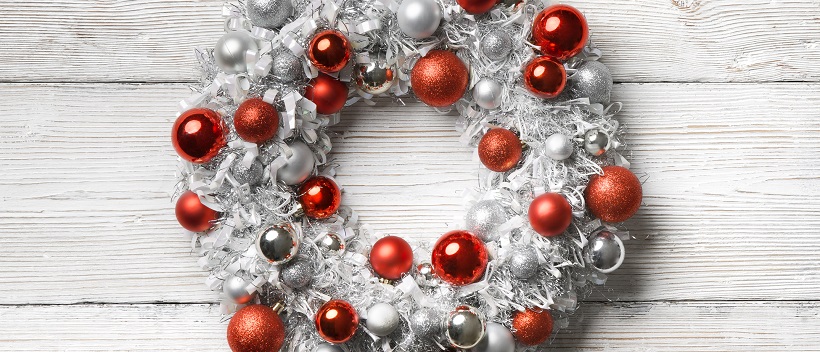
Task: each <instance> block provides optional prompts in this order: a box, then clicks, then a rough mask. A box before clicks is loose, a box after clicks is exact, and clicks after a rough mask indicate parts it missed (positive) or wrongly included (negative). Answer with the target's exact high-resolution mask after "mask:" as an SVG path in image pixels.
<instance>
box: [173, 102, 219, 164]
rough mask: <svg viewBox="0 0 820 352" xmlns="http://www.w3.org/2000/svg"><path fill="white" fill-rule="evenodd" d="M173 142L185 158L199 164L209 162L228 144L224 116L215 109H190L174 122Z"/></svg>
mask: <svg viewBox="0 0 820 352" xmlns="http://www.w3.org/2000/svg"><path fill="white" fill-rule="evenodd" d="M171 142H172V143H173V144H174V149H175V150H176V152H177V154H179V156H180V157H182V158H183V159H185V160H188V161H190V162H192V163H197V164H201V163H206V162H209V161H211V159H213V158H214V157H215V156H216V154H217V153H219V150H220V149H222V147H224V146H225V144H226V142H225V126H224V124H223V123H222V117H220V116H219V114H217V113H216V111H213V110H208V109H201V108H197V109H191V110H188V111H186V112H184V113H182V115H180V116H179V118H177V120H176V122H174V127H173V129H172V130H171Z"/></svg>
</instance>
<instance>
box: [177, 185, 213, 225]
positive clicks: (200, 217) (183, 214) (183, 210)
mask: <svg viewBox="0 0 820 352" xmlns="http://www.w3.org/2000/svg"><path fill="white" fill-rule="evenodd" d="M176 216H177V221H179V224H180V225H182V227H184V228H185V229H186V230H188V231H193V232H202V231H205V230H207V229H209V228H211V226H212V225H213V222H214V221H216V218H217V217H219V213H218V212H217V211H216V210H213V209H211V208H208V207H206V206H205V205H204V204H202V202H201V201H200V200H199V196H197V195H196V193H194V192H191V191H186V192H185V193H183V194H182V195H181V196H179V199H177V205H176Z"/></svg>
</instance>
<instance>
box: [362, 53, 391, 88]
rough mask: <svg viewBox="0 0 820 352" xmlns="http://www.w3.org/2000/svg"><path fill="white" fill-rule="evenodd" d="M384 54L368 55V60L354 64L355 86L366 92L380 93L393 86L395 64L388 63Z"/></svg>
mask: <svg viewBox="0 0 820 352" xmlns="http://www.w3.org/2000/svg"><path fill="white" fill-rule="evenodd" d="M384 56H385V55H384V54H380V53H379V54H374V55H371V56H370V62H366V63H360V64H356V69H355V72H354V73H355V79H356V87H357V88H358V89H359V90H360V91H362V92H365V93H368V94H373V95H376V94H382V93H385V92H387V91H388V90H390V88H391V87H393V83H394V82H395V81H396V78H397V77H398V74H397V72H396V67H395V65H390V64H388V63H387V60H386V59H385V58H384Z"/></svg>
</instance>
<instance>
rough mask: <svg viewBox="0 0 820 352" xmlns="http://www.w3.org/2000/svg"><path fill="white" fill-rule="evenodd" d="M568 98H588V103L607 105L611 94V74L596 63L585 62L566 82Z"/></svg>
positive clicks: (602, 65)
mask: <svg viewBox="0 0 820 352" xmlns="http://www.w3.org/2000/svg"><path fill="white" fill-rule="evenodd" d="M567 87H568V88H569V92H570V96H572V97H573V98H584V97H588V98H589V102H590V103H593V104H595V103H601V104H607V103H609V99H610V95H611V94H612V74H611V73H610V72H609V69H608V68H607V67H606V65H604V64H602V63H600V62H598V61H586V62H584V63H583V64H582V65H581V67H578V68H577V69H576V71H575V74H573V75H572V76H571V77H569V79H568V80H567Z"/></svg>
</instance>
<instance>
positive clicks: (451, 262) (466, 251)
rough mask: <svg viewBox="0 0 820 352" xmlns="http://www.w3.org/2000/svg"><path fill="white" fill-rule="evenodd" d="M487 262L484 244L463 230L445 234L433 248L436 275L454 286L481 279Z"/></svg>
mask: <svg viewBox="0 0 820 352" xmlns="http://www.w3.org/2000/svg"><path fill="white" fill-rule="evenodd" d="M487 260H488V254H487V247H485V246H484V242H482V241H481V240H480V239H479V238H478V237H476V236H475V235H473V234H472V233H469V232H467V231H463V230H455V231H450V232H448V233H445V234H444V235H443V236H441V238H439V239H438V241H437V242H436V245H435V246H434V247H433V254H432V264H433V269H434V270H435V272H436V275H437V276H438V277H439V278H441V279H442V280H444V281H446V282H448V283H450V284H452V285H456V286H463V285H467V284H471V283H473V282H476V281H478V280H479V279H481V276H482V275H484V269H486V268H487Z"/></svg>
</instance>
